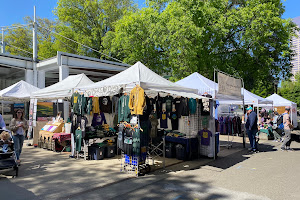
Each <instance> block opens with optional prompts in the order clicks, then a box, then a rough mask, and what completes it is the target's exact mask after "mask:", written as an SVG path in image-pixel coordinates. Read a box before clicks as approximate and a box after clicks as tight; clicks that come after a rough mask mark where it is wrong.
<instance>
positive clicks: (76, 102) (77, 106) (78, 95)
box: [71, 92, 80, 114]
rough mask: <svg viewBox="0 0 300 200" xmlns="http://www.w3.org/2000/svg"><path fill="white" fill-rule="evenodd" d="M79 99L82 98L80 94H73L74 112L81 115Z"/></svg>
mask: <svg viewBox="0 0 300 200" xmlns="http://www.w3.org/2000/svg"><path fill="white" fill-rule="evenodd" d="M79 97H80V94H79V93H78V92H75V93H73V95H72V98H71V103H72V108H73V112H74V113H76V114H80V111H79V104H78V98H79Z"/></svg>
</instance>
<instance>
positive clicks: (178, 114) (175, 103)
mask: <svg viewBox="0 0 300 200" xmlns="http://www.w3.org/2000/svg"><path fill="white" fill-rule="evenodd" d="M173 104H174V105H175V110H176V114H177V117H178V118H180V117H181V110H179V109H180V106H181V98H175V99H174V100H173Z"/></svg>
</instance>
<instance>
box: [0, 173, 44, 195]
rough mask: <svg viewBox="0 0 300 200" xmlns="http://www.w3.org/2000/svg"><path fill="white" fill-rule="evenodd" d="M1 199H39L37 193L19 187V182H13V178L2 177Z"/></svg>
mask: <svg viewBox="0 0 300 200" xmlns="http://www.w3.org/2000/svg"><path fill="white" fill-rule="evenodd" d="M0 194H1V198H0V199H13V200H24V199H32V200H38V199H40V198H38V197H37V196H36V195H34V193H33V192H31V191H29V190H27V189H25V188H23V187H19V186H18V185H17V184H15V183H13V182H11V179H8V178H4V177H0Z"/></svg>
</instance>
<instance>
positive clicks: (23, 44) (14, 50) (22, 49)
mask: <svg viewBox="0 0 300 200" xmlns="http://www.w3.org/2000/svg"><path fill="white" fill-rule="evenodd" d="M24 21H25V22H26V23H27V24H29V25H28V26H25V27H19V28H15V29H10V30H8V33H7V34H6V35H5V38H4V39H5V41H6V43H7V46H6V51H8V52H9V53H10V54H12V55H19V56H24V57H32V48H33V47H32V45H33V44H32V40H33V39H32V25H31V24H32V22H33V20H32V19H31V18H30V17H25V18H24ZM37 22H38V24H39V26H38V28H37V29H38V31H37V39H38V58H39V59H44V58H49V57H52V56H54V55H56V49H55V48H53V42H54V39H55V38H54V37H53V35H52V31H53V30H54V29H55V26H56V23H55V22H54V21H52V20H49V19H47V18H39V17H38V18H37Z"/></svg>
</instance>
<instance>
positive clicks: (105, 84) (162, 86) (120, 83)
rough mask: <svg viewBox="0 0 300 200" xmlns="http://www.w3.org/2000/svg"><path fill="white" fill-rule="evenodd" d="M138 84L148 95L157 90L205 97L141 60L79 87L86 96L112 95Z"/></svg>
mask: <svg viewBox="0 0 300 200" xmlns="http://www.w3.org/2000/svg"><path fill="white" fill-rule="evenodd" d="M137 84H139V85H140V86H141V87H142V88H143V89H144V90H145V92H146V94H147V95H151V94H152V93H153V95H156V94H157V92H163V93H169V94H171V95H178V96H185V97H189V98H203V97H201V96H199V95H198V91H197V90H195V89H191V88H187V87H182V86H180V85H177V84H175V83H173V82H171V81H169V80H167V79H164V78H163V77H161V76H160V75H158V74H156V73H155V72H153V71H152V70H150V69H149V68H147V67H146V66H145V65H143V64H142V63H141V62H137V63H136V64H134V65H133V66H131V67H129V68H128V69H126V70H124V71H122V72H120V73H118V74H116V75H114V76H112V77H109V78H107V79H105V80H103V81H100V82H97V83H94V84H91V85H88V86H86V87H79V88H78V89H79V90H82V91H84V93H85V96H96V97H99V96H111V95H115V94H118V92H119V90H120V89H121V88H123V90H124V91H130V90H131V89H132V88H134V87H135V86H136V85H137Z"/></svg>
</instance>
